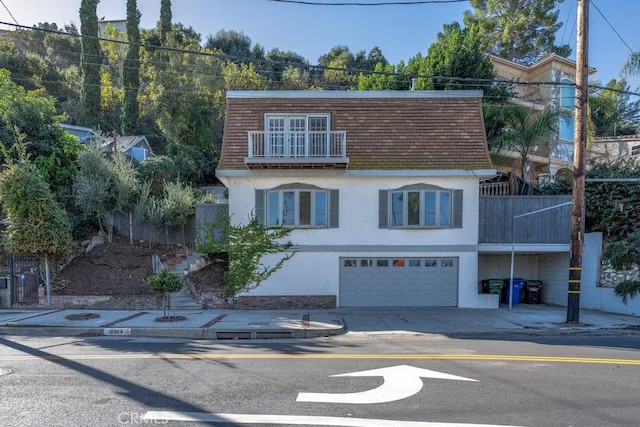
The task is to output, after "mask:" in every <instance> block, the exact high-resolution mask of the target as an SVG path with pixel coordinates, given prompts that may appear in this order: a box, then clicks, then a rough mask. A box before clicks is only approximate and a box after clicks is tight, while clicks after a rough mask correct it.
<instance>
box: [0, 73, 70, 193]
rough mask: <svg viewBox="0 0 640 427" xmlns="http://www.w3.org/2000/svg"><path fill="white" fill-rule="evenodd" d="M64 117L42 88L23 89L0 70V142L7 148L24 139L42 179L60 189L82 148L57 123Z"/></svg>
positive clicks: (66, 180)
mask: <svg viewBox="0 0 640 427" xmlns="http://www.w3.org/2000/svg"><path fill="white" fill-rule="evenodd" d="M63 119H64V115H60V114H58V112H57V111H56V105H55V99H54V98H53V97H51V96H49V95H47V94H46V93H45V91H44V90H42V89H37V90H33V91H25V90H24V88H22V87H21V86H19V85H17V84H15V83H13V82H12V81H11V78H10V74H9V72H8V71H7V70H0V143H2V144H4V145H5V146H6V147H7V148H10V147H11V146H13V145H14V144H17V143H19V142H21V141H24V143H25V144H26V151H27V154H28V156H29V157H30V158H33V159H36V163H37V164H38V165H39V166H40V167H41V172H42V173H43V176H44V179H45V181H46V182H47V183H48V184H49V185H51V186H52V188H53V189H55V190H60V192H62V191H63V190H64V187H66V186H69V185H71V183H72V180H73V177H74V175H75V173H76V170H77V166H76V163H75V162H76V159H77V157H78V155H79V153H80V150H81V146H80V144H78V142H77V138H75V137H73V136H71V135H69V134H68V133H67V132H65V131H64V129H62V128H61V127H60V126H59V124H60V122H61V121H62V120H63Z"/></svg>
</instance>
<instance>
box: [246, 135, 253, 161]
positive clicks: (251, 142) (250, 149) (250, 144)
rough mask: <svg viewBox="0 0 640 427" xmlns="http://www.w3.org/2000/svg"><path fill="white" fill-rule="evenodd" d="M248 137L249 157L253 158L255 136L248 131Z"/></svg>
mask: <svg viewBox="0 0 640 427" xmlns="http://www.w3.org/2000/svg"><path fill="white" fill-rule="evenodd" d="M247 138H248V139H249V158H250V159H251V158H253V138H252V132H251V131H248V132H247Z"/></svg>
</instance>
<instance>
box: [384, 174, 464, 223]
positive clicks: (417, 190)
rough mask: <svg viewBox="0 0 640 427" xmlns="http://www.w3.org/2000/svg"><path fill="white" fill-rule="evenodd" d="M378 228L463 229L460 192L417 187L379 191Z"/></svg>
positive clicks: (427, 186)
mask: <svg viewBox="0 0 640 427" xmlns="http://www.w3.org/2000/svg"><path fill="white" fill-rule="evenodd" d="M379 227H380V228H462V190H449V189H445V188H440V187H437V186H434V185H428V184H416V185H409V186H406V187H402V188H398V189H395V190H380V192H379Z"/></svg>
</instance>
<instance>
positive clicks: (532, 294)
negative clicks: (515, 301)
mask: <svg viewBox="0 0 640 427" xmlns="http://www.w3.org/2000/svg"><path fill="white" fill-rule="evenodd" d="M524 287H525V293H526V297H527V304H540V303H541V302H542V280H527V281H526V282H525V286H524Z"/></svg>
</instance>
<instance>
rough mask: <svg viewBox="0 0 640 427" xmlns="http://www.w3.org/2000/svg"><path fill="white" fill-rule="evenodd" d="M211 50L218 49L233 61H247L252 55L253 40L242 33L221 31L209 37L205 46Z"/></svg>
mask: <svg viewBox="0 0 640 427" xmlns="http://www.w3.org/2000/svg"><path fill="white" fill-rule="evenodd" d="M204 47H205V48H207V49H209V50H214V49H218V50H220V51H222V52H224V53H225V54H227V55H228V56H230V57H231V59H237V60H246V59H250V58H251V57H252V55H251V38H250V37H249V36H247V35H246V34H245V33H243V32H242V31H240V32H238V31H233V30H220V31H218V32H217V33H216V35H215V36H213V37H211V36H209V37H208V38H207V42H206V43H205V45H204Z"/></svg>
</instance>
